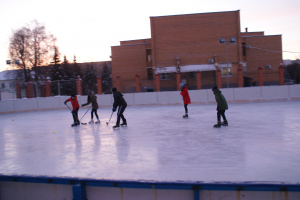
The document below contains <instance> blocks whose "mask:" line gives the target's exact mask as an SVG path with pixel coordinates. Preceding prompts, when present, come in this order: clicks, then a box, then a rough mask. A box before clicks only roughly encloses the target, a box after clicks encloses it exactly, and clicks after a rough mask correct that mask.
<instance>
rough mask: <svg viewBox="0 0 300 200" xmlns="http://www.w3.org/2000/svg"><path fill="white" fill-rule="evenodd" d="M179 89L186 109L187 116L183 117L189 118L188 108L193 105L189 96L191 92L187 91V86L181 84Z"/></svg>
mask: <svg viewBox="0 0 300 200" xmlns="http://www.w3.org/2000/svg"><path fill="white" fill-rule="evenodd" d="M179 87H180V89H181V90H180V94H181V96H182V98H183V104H184V109H185V115H183V116H182V117H183V118H188V117H189V115H188V108H187V106H188V104H190V103H191V99H190V95H189V92H188V90H187V87H186V84H184V83H180V85H179Z"/></svg>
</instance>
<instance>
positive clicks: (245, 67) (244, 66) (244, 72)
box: [243, 65, 247, 75]
mask: <svg viewBox="0 0 300 200" xmlns="http://www.w3.org/2000/svg"><path fill="white" fill-rule="evenodd" d="M243 75H247V65H243Z"/></svg>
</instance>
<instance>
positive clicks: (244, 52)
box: [242, 42, 246, 56]
mask: <svg viewBox="0 0 300 200" xmlns="http://www.w3.org/2000/svg"><path fill="white" fill-rule="evenodd" d="M242 51H243V56H246V42H242Z"/></svg>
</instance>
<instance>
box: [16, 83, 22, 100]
mask: <svg viewBox="0 0 300 200" xmlns="http://www.w3.org/2000/svg"><path fill="white" fill-rule="evenodd" d="M16 96H17V99H21V85H20V83H16Z"/></svg>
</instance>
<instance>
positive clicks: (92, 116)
mask: <svg viewBox="0 0 300 200" xmlns="http://www.w3.org/2000/svg"><path fill="white" fill-rule="evenodd" d="M93 112H94V109H92V111H91V120H93V118H94V115H93Z"/></svg>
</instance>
